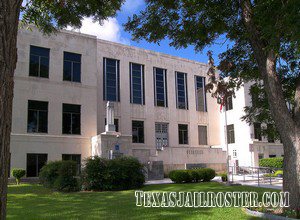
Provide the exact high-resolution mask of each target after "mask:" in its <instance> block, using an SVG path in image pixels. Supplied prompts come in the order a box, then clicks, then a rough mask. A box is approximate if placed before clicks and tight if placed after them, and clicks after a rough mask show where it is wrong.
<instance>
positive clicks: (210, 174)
mask: <svg viewBox="0 0 300 220" xmlns="http://www.w3.org/2000/svg"><path fill="white" fill-rule="evenodd" d="M202 173H203V181H204V182H207V181H210V180H212V179H213V178H215V176H216V171H215V170H213V169H211V168H203V169H202Z"/></svg>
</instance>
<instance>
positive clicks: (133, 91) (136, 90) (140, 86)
mask: <svg viewBox="0 0 300 220" xmlns="http://www.w3.org/2000/svg"><path fill="white" fill-rule="evenodd" d="M129 65H130V102H131V103H134V104H142V105H144V104H145V90H144V88H145V82H144V66H143V65H141V64H136V63H130V64H129Z"/></svg>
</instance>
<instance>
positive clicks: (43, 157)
mask: <svg viewBox="0 0 300 220" xmlns="http://www.w3.org/2000/svg"><path fill="white" fill-rule="evenodd" d="M47 158H48V155H47V154H38V173H37V175H39V173H40V170H41V169H42V167H43V166H44V165H45V164H46V163H47Z"/></svg>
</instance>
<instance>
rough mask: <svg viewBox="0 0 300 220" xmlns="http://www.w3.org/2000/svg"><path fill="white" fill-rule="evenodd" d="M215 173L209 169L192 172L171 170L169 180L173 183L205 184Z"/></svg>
mask: <svg viewBox="0 0 300 220" xmlns="http://www.w3.org/2000/svg"><path fill="white" fill-rule="evenodd" d="M215 175H216V172H215V171H214V170H213V169H210V168H200V169H193V170H172V171H171V172H170V173H169V178H170V179H171V180H172V181H173V182H175V183H190V182H199V181H203V182H207V181H210V180H212V179H213V178H214V177H215Z"/></svg>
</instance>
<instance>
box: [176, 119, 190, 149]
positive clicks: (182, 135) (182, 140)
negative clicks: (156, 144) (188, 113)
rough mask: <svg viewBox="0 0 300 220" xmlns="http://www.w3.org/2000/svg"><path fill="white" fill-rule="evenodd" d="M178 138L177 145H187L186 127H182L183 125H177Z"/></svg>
mask: <svg viewBox="0 0 300 220" xmlns="http://www.w3.org/2000/svg"><path fill="white" fill-rule="evenodd" d="M178 137H179V144H189V141H188V140H189V138H188V125H184V124H179V125H178Z"/></svg>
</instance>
